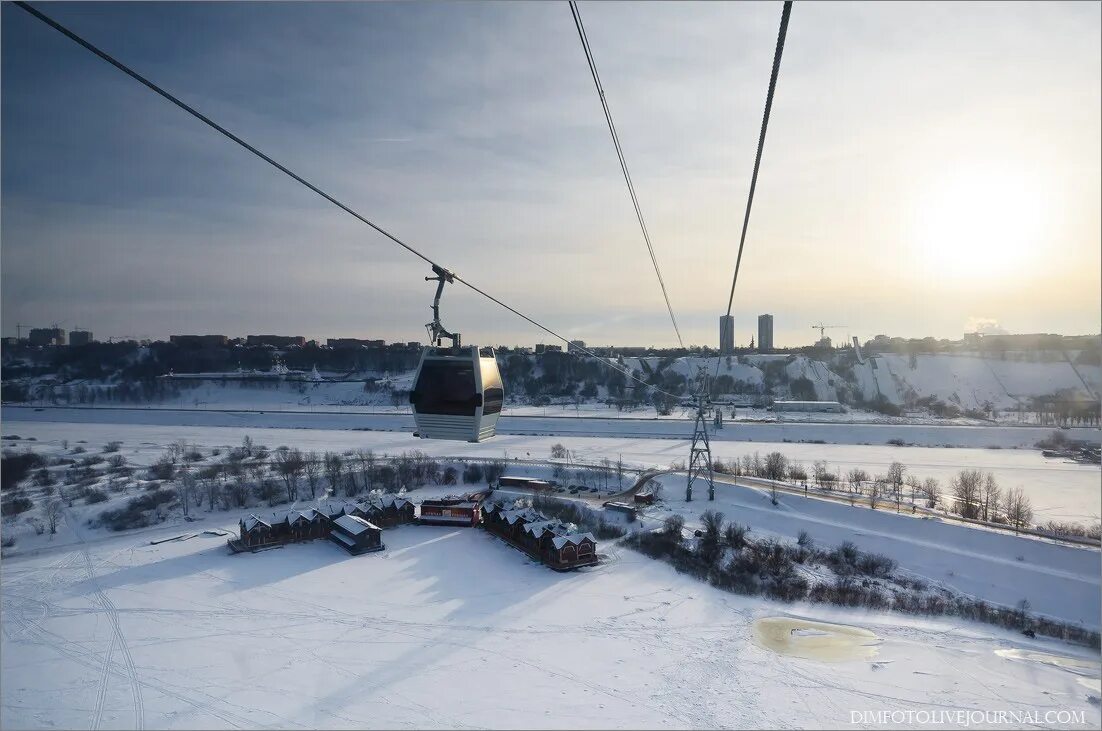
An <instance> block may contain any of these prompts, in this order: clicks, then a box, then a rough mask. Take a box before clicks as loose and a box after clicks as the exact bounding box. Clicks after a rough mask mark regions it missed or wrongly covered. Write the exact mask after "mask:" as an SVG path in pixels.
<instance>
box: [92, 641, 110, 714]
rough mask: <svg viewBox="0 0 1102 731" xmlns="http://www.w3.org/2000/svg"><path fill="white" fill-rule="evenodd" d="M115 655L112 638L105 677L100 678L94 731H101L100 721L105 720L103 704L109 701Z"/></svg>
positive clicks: (104, 663)
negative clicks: (108, 690) (108, 692)
mask: <svg viewBox="0 0 1102 731" xmlns="http://www.w3.org/2000/svg"><path fill="white" fill-rule="evenodd" d="M114 654H115V638H114V637H112V638H111V644H110V645H108V646H107V652H105V653H104V655H103V677H101V678H100V684H99V695H98V696H97V697H96V707H95V709H94V710H93V711H92V724H91V726H90V728H91V730H92V731H97V729H99V724H100V720H101V719H102V718H103V704H104V701H105V700H106V699H107V685H108V681H109V680H110V679H111V658H112V657H113V656H114Z"/></svg>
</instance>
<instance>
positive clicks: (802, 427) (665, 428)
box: [0, 405, 1102, 449]
mask: <svg viewBox="0 0 1102 731" xmlns="http://www.w3.org/2000/svg"><path fill="white" fill-rule="evenodd" d="M0 413H2V416H3V420H4V422H5V423H8V422H12V423H15V422H54V421H60V422H73V423H113V424H147V425H172V424H178V425H184V426H246V427H255V428H266V427H277V428H288V429H372V430H380V431H405V432H412V431H413V430H414V428H415V427H414V423H413V416H412V415H410V414H398V413H390V414H387V413H379V412H372V413H364V412H363V411H362V410H359V409H353V408H341V407H337V408H328V409H326V410H324V411H301V410H290V411H283V410H275V411H272V410H262V409H249V410H235V409H151V408H79V407H76V408H62V407H30V406H13V405H5V406H4V407H3V409H2V412H0ZM692 423H693V422H692V420H691V419H651V418H646V419H644V418H634V419H620V418H615V419H603V418H589V419H578V418H567V417H550V416H549V417H538V416H518V415H514V414H510V413H503V414H502V416H501V419H500V421H498V427H497V430H498V434H514V435H533V436H535V435H543V434H563V435H578V436H624V437H648V438H654V439H681V438H682V437H683V436H684V435H686V434H691V433H692ZM1053 431H1054V430H1053V429H1052V428H1051V427H1036V426H1032V427H1031V426H1005V425H1001V426H968V425H931V424H862V423H804V422H800V421H791V422H775V423H768V422H766V423H759V422H729V423H725V425H724V427H723V429H720V430H715V431H713V432H712V434H711V438H712V440H713V441H717V442H719V441H738V442H825V443H829V444H887V443H888V442H889V441H893V440H899V441H902V442H903V443H905V444H914V445H917V446H924V447H941V446H948V447H980V448H986V447H1001V448H1004V449H1015V448H1030V449H1032V448H1034V445H1035V444H1036V443H1037V442H1038V441H1040V440H1042V439H1045V438H1047V437H1049V436H1050V435H1051V434H1052V433H1053ZM1063 433H1064V435H1065V436H1067V437H1068V438H1069V439H1076V440H1083V441H1089V442H1095V443H1100V442H1102V429H1098V428H1075V429H1068V430H1065V431H1064V432H1063Z"/></svg>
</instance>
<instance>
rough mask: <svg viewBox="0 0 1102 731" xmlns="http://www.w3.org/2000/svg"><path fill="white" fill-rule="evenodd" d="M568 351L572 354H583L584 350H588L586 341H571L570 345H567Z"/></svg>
mask: <svg viewBox="0 0 1102 731" xmlns="http://www.w3.org/2000/svg"><path fill="white" fill-rule="evenodd" d="M566 349H567V351H568V352H570V353H575V352H577V353H580V352H582V351H583V350H585V349H586V348H585V341H584V340H571V341H570V342H569V343H567V346H566Z"/></svg>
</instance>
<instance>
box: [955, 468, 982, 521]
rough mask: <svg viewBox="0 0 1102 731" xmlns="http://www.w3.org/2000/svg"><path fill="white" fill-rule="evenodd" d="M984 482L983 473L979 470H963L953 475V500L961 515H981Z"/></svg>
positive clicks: (974, 516) (975, 516)
mask: <svg viewBox="0 0 1102 731" xmlns="http://www.w3.org/2000/svg"><path fill="white" fill-rule="evenodd" d="M982 484H983V473H982V472H980V471H979V470H961V471H960V472H958V473H957V474H956V476H955V477H953V481H952V483H951V487H952V490H953V500H954V501H955V503H956V505H955V509H956V512H957V513H958V514H959V515H960V516H961V517H963V518H971V519H976V518H979V517H980V508H981V505H982V501H981V499H980V487H981V485H982Z"/></svg>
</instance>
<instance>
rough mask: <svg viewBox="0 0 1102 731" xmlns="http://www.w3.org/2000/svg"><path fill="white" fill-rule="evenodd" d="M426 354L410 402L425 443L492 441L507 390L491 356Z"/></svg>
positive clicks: (455, 351)
mask: <svg viewBox="0 0 1102 731" xmlns="http://www.w3.org/2000/svg"><path fill="white" fill-rule="evenodd" d="M487 352H488V353H489V355H481V354H479V351H478V348H477V347H476V346H468V347H463V348H432V347H429V348H425V350H424V351H423V352H422V353H421V362H420V364H418V366H417V376H416V378H415V379H414V382H413V390H411V391H410V393H409V402H410V404H412V405H413V418H414V420H415V421H416V422H417V436H419V437H421V438H422V439H460V440H464V441H468V442H481V441H483V440H485V439H489V438H490V437H492V436H494V434H495V433H496V431H497V419H498V416H499V415H500V414H501V404H502V401H504V399H505V390H504V389H503V388H502V387H501V373H499V372H498V368H497V358H496V356H495V355H494V352H493V350H490V349H487Z"/></svg>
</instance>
